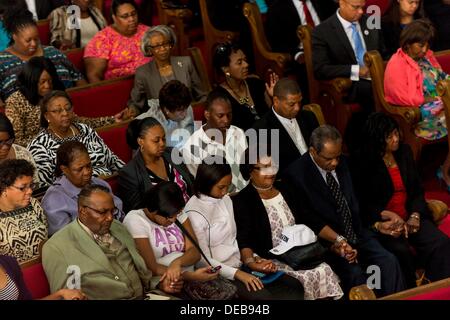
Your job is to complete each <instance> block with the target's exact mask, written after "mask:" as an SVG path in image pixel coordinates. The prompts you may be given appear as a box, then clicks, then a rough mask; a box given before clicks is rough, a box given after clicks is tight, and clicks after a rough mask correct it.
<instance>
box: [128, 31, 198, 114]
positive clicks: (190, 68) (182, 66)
mask: <svg viewBox="0 0 450 320" xmlns="http://www.w3.org/2000/svg"><path fill="white" fill-rule="evenodd" d="M176 42H177V38H176V35H175V32H174V31H173V30H172V28H170V27H169V26H166V25H159V26H155V27H152V28H150V29H148V30H147V31H146V32H145V33H144V36H143V37H142V44H141V50H142V53H143V54H144V56H146V57H153V60H152V61H150V62H149V63H146V64H144V65H142V66H140V67H139V68H137V70H136V75H135V78H134V87H133V90H132V91H131V97H130V101H129V102H128V109H129V111H130V112H131V114H132V115H139V114H141V113H142V112H144V111H146V109H147V108H148V104H147V100H150V99H158V96H159V91H160V90H161V88H162V87H163V86H164V84H166V83H167V82H169V81H171V80H179V81H180V82H182V83H183V84H184V85H186V86H187V87H188V88H189V91H190V93H191V96H192V98H193V100H194V101H201V100H204V99H205V98H206V91H205V89H204V88H203V86H202V83H201V81H200V78H199V76H198V74H197V71H196V70H195V67H194V64H193V63H192V60H191V58H190V57H188V56H186V57H180V56H172V52H171V51H172V48H173V47H174V46H175V44H176Z"/></svg>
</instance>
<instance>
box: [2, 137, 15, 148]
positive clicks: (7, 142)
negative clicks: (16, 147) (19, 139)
mask: <svg viewBox="0 0 450 320" xmlns="http://www.w3.org/2000/svg"><path fill="white" fill-rule="evenodd" d="M15 140H16V139H14V138H10V139H8V140H0V148H2V147H4V146H8V147H11V146H12V144H13V143H14V141H15Z"/></svg>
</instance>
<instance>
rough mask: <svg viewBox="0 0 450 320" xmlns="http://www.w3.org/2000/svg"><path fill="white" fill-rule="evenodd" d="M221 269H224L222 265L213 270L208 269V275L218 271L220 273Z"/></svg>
mask: <svg viewBox="0 0 450 320" xmlns="http://www.w3.org/2000/svg"><path fill="white" fill-rule="evenodd" d="M220 269H222V266H221V265H218V266H217V267H213V268H211V269H208V273H216V272H217V271H219V270H220Z"/></svg>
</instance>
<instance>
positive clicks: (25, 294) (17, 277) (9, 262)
mask: <svg viewBox="0 0 450 320" xmlns="http://www.w3.org/2000/svg"><path fill="white" fill-rule="evenodd" d="M0 265H1V266H2V267H3V269H5V271H6V273H7V274H8V276H9V277H10V278H11V279H12V280H13V281H14V283H15V284H16V286H17V289H19V300H31V299H32V297H31V293H30V291H28V288H27V286H26V285H25V281H24V280H23V275H22V271H21V270H20V266H19V264H18V263H17V260H16V258H14V257H10V256H5V255H0Z"/></svg>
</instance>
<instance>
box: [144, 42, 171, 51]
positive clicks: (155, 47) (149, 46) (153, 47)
mask: <svg viewBox="0 0 450 320" xmlns="http://www.w3.org/2000/svg"><path fill="white" fill-rule="evenodd" d="M171 47H172V43H171V42H164V43H161V44H157V45H154V46H151V45H147V46H146V47H145V48H146V49H147V50H148V49H152V50H161V49H163V48H164V49H169V48H171Z"/></svg>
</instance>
